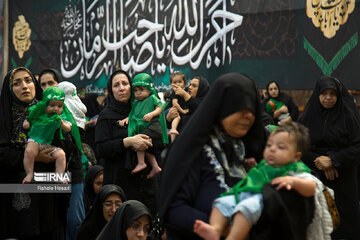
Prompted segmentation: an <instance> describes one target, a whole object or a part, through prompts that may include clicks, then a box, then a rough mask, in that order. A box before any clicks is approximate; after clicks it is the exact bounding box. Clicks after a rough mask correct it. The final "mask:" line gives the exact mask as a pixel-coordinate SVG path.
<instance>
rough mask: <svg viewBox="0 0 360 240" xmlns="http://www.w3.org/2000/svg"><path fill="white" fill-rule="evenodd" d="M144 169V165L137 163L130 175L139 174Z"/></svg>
mask: <svg viewBox="0 0 360 240" xmlns="http://www.w3.org/2000/svg"><path fill="white" fill-rule="evenodd" d="M145 168H146V163H138V164H137V165H136V167H135V168H134V170H132V171H131V173H132V174H134V173H137V172H140V171H141V170H144V169H145Z"/></svg>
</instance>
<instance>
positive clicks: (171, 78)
mask: <svg viewBox="0 0 360 240" xmlns="http://www.w3.org/2000/svg"><path fill="white" fill-rule="evenodd" d="M176 76H180V77H181V78H182V80H183V81H184V85H186V78H185V74H184V73H183V72H179V71H176V72H173V73H172V74H170V83H171V82H172V81H173V78H174V77H176Z"/></svg>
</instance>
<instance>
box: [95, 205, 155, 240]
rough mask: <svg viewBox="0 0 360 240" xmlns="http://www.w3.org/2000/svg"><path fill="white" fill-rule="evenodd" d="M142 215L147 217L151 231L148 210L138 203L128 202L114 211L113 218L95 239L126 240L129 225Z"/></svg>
mask: <svg viewBox="0 0 360 240" xmlns="http://www.w3.org/2000/svg"><path fill="white" fill-rule="evenodd" d="M144 215H146V216H148V217H149V223H150V226H149V229H151V228H150V227H151V214H150V211H149V209H148V208H147V207H146V206H145V205H144V204H143V203H141V202H139V201H136V200H129V201H127V202H125V203H123V204H122V205H121V206H120V207H119V208H118V209H117V210H116V212H115V214H114V216H113V217H112V218H111V220H110V221H109V222H108V224H106V226H105V227H104V229H103V230H102V231H101V233H100V234H99V236H98V237H97V238H96V239H97V240H101V239H104V240H108V239H117V240H126V239H128V238H127V236H126V230H127V229H128V228H129V227H130V224H131V223H132V222H133V221H135V220H137V219H139V218H140V217H142V216H144Z"/></svg>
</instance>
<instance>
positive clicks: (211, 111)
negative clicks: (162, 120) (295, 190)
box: [159, 73, 265, 239]
mask: <svg viewBox="0 0 360 240" xmlns="http://www.w3.org/2000/svg"><path fill="white" fill-rule="evenodd" d="M261 108H262V106H261V103H260V98H259V95H258V91H257V88H256V85H255V83H254V82H253V81H252V80H251V79H249V78H248V77H246V76H245V75H243V74H239V73H230V74H226V75H223V76H221V77H220V78H219V79H218V80H216V81H215V83H214V86H213V87H212V88H211V90H210V92H209V93H208V94H207V96H206V97H205V99H204V100H203V102H202V104H201V105H200V106H199V108H198V109H197V110H196V112H195V113H194V115H193V116H192V118H191V120H190V121H189V122H188V125H187V127H186V128H184V130H183V132H182V134H180V135H179V137H178V139H177V141H176V142H175V144H174V145H173V146H172V148H171V149H170V151H169V153H168V155H167V158H166V160H165V166H164V171H163V176H162V178H161V184H160V187H161V189H160V199H161V202H160V205H159V206H160V217H162V218H163V219H164V221H165V224H166V226H167V227H168V228H167V236H168V237H169V239H177V238H178V239H192V238H197V237H196V236H195V235H194V234H193V226H194V222H195V220H196V219H201V220H202V221H204V222H208V220H209V215H210V212H211V207H212V202H213V200H214V199H215V198H216V197H218V196H219V194H221V193H224V192H226V191H227V190H228V189H229V188H231V187H232V186H233V185H234V184H235V183H236V182H237V181H239V180H240V179H242V178H244V177H245V176H246V174H247V172H246V170H247V169H248V167H249V166H248V163H249V164H250V163H251V164H254V163H255V159H256V160H258V161H260V159H261V156H262V151H263V147H264V145H265V130H264V127H263V124H262V118H261V113H262V109H261Z"/></svg>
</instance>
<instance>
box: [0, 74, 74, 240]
mask: <svg viewBox="0 0 360 240" xmlns="http://www.w3.org/2000/svg"><path fill="white" fill-rule="evenodd" d="M22 69H24V70H25V71H28V72H29V73H30V71H29V70H27V69H25V68H22ZM13 72H14V70H12V71H10V72H9V73H8V74H7V75H6V76H5V79H4V82H3V87H2V92H1V98H0V169H1V171H2V173H1V174H0V183H18V184H20V183H21V182H22V180H23V178H24V177H25V171H24V166H23V160H24V150H25V142H22V144H14V143H13V140H14V139H11V137H12V135H13V134H12V132H13V129H14V125H13V124H14V121H13V115H12V113H11V109H12V107H13V106H14V104H19V103H20V104H21V102H20V100H19V99H17V98H16V97H15V95H14V94H13V92H12V91H11V90H10V76H11V75H12V73H13ZM30 74H31V73H30ZM33 82H34V84H35V91H36V96H35V98H36V99H38V100H41V94H42V90H41V88H40V86H39V84H38V83H37V81H36V80H35V78H34V77H33ZM14 98H16V100H15V99H14ZM22 105H23V106H24V114H25V110H26V107H27V106H26V104H25V103H22ZM18 125H19V126H21V128H22V122H19V123H18ZM54 169H55V164H54V163H50V164H44V163H40V162H35V164H34V171H35V172H53V171H54ZM68 197H69V196H68V194H52V193H42V194H36V193H33V194H32V193H30V194H28V193H8V194H0V212H1V214H0V238H1V239H3V238H9V237H15V238H26V237H30V236H31V237H33V238H37V239H44V238H47V237H49V236H50V239H65V230H66V214H67V207H68V200H69V199H68Z"/></svg>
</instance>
